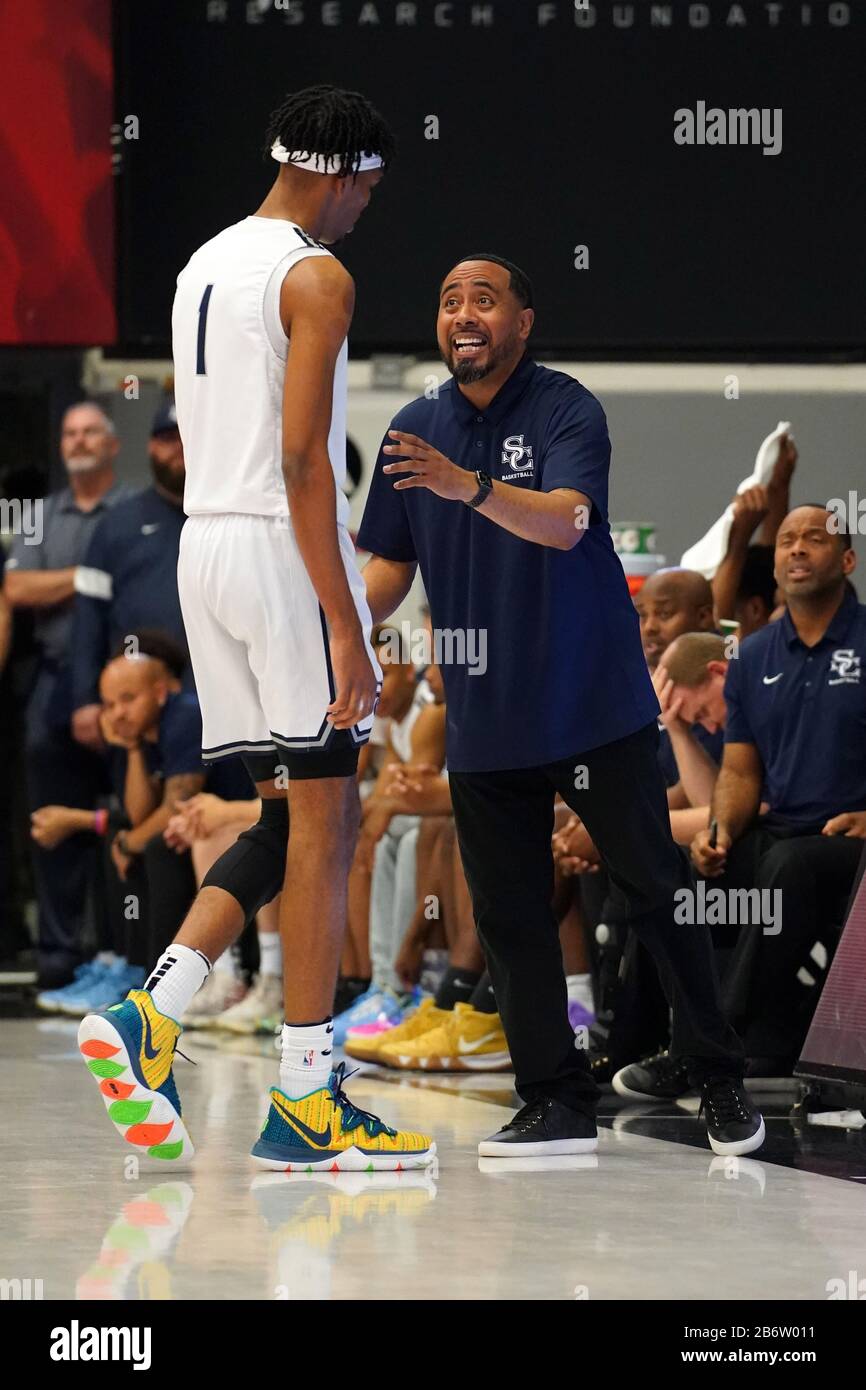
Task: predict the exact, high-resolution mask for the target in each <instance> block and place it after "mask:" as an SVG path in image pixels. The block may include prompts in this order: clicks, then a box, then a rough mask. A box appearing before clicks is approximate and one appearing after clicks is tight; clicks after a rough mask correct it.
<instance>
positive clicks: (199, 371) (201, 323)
mask: <svg viewBox="0 0 866 1390" xmlns="http://www.w3.org/2000/svg"><path fill="white" fill-rule="evenodd" d="M212 289H213V285H205V291H204V294H203V295H202V297H201V304H200V305H199V306H198V346H197V350H196V359H195V374H196V376H207V371H206V370H205V365H204V335H205V333H206V332H207V310H208V305H209V304H210V292H211V290H212Z"/></svg>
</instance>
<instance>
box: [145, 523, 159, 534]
mask: <svg viewBox="0 0 866 1390" xmlns="http://www.w3.org/2000/svg"><path fill="white" fill-rule="evenodd" d="M158 530H159V522H158V521H150V522H148V523H147V524H146V525H144V526H142V528H141V534H142V535H143V536H152V535H153V533H154V531H158Z"/></svg>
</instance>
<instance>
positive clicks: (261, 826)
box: [201, 796, 289, 922]
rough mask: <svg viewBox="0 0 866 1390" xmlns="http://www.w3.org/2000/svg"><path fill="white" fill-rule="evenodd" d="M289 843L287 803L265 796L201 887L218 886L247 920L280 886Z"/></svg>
mask: <svg viewBox="0 0 866 1390" xmlns="http://www.w3.org/2000/svg"><path fill="white" fill-rule="evenodd" d="M288 844H289V806H288V802H287V801H286V799H285V797H283V796H279V797H265V798H263V800H262V814H261V817H260V819H259V820H258V821H257V822H256V824H255V825H251V826H250V828H249V830H244V831H243V833H242V834H241V835H239V836H238V838H237V840H236V841H235V843H234V844H233V845H232V847H231V849H227V850H226V852H225V854H221V855H220V857H219V859H218V860H217V861H216V863H215V864H214V865H213V867H212V868H211V869H209V870H208V872H207V873H206V874H205V877H204V879H203V880H202V885H201V886H202V888H222V889H223V890H224V892H226V893H231V895H232V897H233V898H235V899H236V900H237V901H238V902H239V903H240V905H241V908H242V909H243V914H244V920H245V921H246V922H251V921H252V919H253V917H255V915H256V913H257V912H258V910H259V908H260V907H264V905H265V903H269V902H271V900H272V899H273V898H275V897H276V896H277V894H278V893H279V891H280V889H281V888H282V886H283V880H284V878H285V874H286V854H287V852H288Z"/></svg>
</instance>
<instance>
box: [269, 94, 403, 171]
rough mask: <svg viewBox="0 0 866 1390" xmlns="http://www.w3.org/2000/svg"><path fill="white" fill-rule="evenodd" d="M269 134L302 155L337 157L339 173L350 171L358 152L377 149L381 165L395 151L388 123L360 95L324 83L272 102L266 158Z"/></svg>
mask: <svg viewBox="0 0 866 1390" xmlns="http://www.w3.org/2000/svg"><path fill="white" fill-rule="evenodd" d="M275 140H280V141H281V142H282V144H283V145H284V146H285V148H286V149H287V150H300V151H303V153H304V155H305V156H307V157H309V156H310V155H313V154H321V155H323V156H324V157H325V158H331V159H334V160H339V161H340V164H341V166H342V167H341V170H340V175H339V177H340V178H347V177H348V176H349V175H350V174H351V175H353V176H354V175H355V174H356V173H357V172H358V165H359V164H360V162H361V156H362V155H364V154H377V155H379V156H380V158H381V160H382V165H383V167H387V165H388V164H389V163H390V162H391V160H393V158H394V155H395V154H396V152H397V142H396V140H395V139H394V135H393V133H392V131H391V129H390V127H389V126H388V125H387V124H386V122H385V120H384V118H383V117H382V116H380V114H379V112H378V111H377V110H376V108H375V107H374V106H372V105H371V104H370V102H369V101H368V100H367V98H366V97H365V96H362V95H361V93H360V92H347V91H344V90H343V89H342V88H340V87H329V86H324V85H323V86H318V87H305V88H304V89H303V91H301V92H292V93H290V94H289V95H288V96H287V97H286V99H285V101H284V102H283V104H282V106H278V107H277V109H276V111H274V112H273V114H272V116H271V119H270V124H269V125H268V133H267V139H266V142H265V157H266V158H267V157H268V156H269V155H270V152H271V146H272V145H273V143H274V141H275Z"/></svg>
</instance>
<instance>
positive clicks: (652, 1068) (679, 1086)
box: [611, 1052, 692, 1100]
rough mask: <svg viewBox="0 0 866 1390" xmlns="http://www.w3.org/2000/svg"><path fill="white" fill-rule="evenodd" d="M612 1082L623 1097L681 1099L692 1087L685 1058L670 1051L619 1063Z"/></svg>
mask: <svg viewBox="0 0 866 1390" xmlns="http://www.w3.org/2000/svg"><path fill="white" fill-rule="evenodd" d="M611 1084H612V1086H613V1089H614V1091H615V1092H616V1094H617V1095H618V1096H622V1098H623V1099H624V1100H679V1098H680V1096H684V1095H686V1094H687V1093H688V1092H689V1091H690V1090H691V1089H692V1087H691V1086H690V1085H689V1073H688V1068H687V1067H686V1064H685V1062H684V1061H683V1060H682V1058H680V1057H672V1056H671V1054H670V1053H669V1052H657V1053H656V1054H655V1056H654V1057H644V1059H643V1061H641V1062H632V1063H631V1064H630V1066H627V1067H620V1069H619V1071H618V1072H616V1074H615V1075H614V1077H613V1081H612V1083H611Z"/></svg>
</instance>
